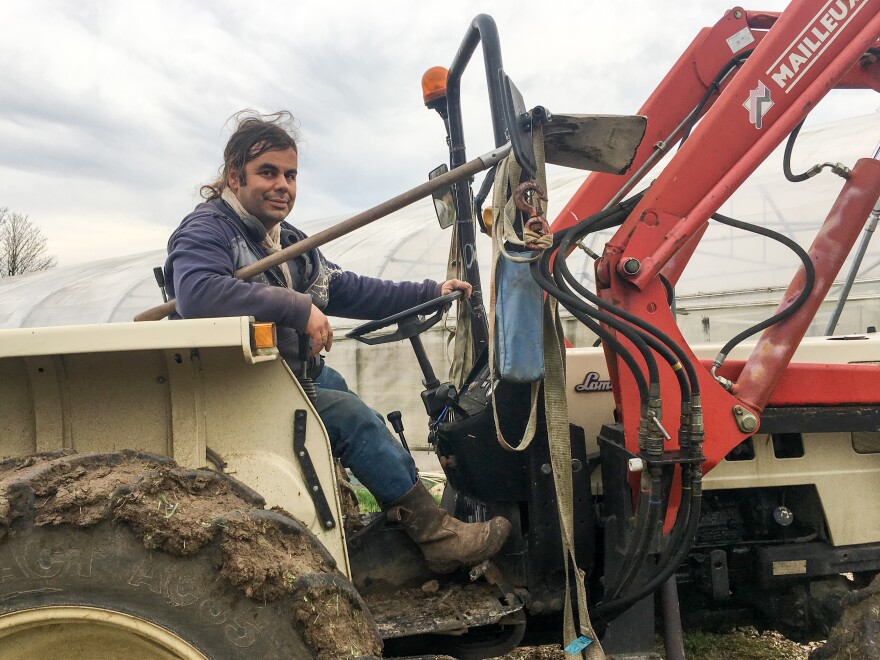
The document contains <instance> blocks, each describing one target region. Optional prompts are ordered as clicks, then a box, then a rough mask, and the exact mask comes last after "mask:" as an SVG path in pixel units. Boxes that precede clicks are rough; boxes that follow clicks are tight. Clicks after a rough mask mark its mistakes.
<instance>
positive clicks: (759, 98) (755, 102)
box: [743, 80, 773, 128]
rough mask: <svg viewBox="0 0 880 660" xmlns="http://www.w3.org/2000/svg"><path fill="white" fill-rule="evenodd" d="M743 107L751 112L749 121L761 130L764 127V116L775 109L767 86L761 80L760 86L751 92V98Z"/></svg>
mask: <svg viewBox="0 0 880 660" xmlns="http://www.w3.org/2000/svg"><path fill="white" fill-rule="evenodd" d="M743 107H744V108H745V109H746V110H748V111H749V121H750V122H752V123H753V124H754V125H755V128H761V126H763V125H764V115H765V114H766V113H767V111H768V110H769V109H770V108H772V107H773V100H772V99H771V98H770V90H769V89H767V85H765V84H764V83H762V82H761V81H760V80H759V81H758V86H757V87H755V89H753V90H752V91H750V92H749V98H747V99H746V100H745V101H744V102H743Z"/></svg>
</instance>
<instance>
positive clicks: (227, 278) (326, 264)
mask: <svg viewBox="0 0 880 660" xmlns="http://www.w3.org/2000/svg"><path fill="white" fill-rule="evenodd" d="M264 234H265V230H264V229H263V228H262V226H261V225H260V226H256V223H253V224H249V223H247V222H246V221H242V220H240V219H239V218H238V216H237V215H236V214H235V212H234V211H233V210H232V209H231V208H230V207H229V206H228V205H227V204H226V203H225V202H223V201H222V200H212V201H210V202H205V203H202V204H199V205H198V206H197V207H196V208H195V210H194V211H193V212H192V213H190V214H189V215H188V216H186V217H185V218H184V219H183V222H181V223H180V226H179V227H178V228H177V229H176V230H175V231H174V233H173V234H171V238H169V239H168V259H167V260H166V261H165V282H166V288H167V292H168V295H169V298H176V299H177V315H176V317H178V318H205V317H214V316H253V317H254V318H255V319H257V320H258V321H274V322H275V324H276V326H277V330H278V349H279V350H280V352H281V356H282V357H283V358H284V359H285V361H286V362H287V363H288V365H289V366H290V368H291V369H293V370H294V373H298V372H297V370H298V369H299V368H300V365H301V362H300V357H299V345H298V335H297V333H296V331H297V330H302V329H304V328H305V326H306V323H307V322H308V319H309V315H310V314H311V309H312V304H313V303H314V304H315V305H316V306H317V307H319V308H320V309H321V310H322V311H323V312H324V313H325V314H327V315H328V316H343V317H347V318H353V319H376V318H384V317H386V316H390V315H392V314H396V313H397V312H401V311H403V310H405V309H409V308H410V307H415V306H416V305H418V304H421V303H423V302H426V301H428V300H432V299H433V298H436V297H437V296H439V295H440V284H438V283H437V282H435V281H433V280H425V281H423V282H421V283H417V282H391V281H389V280H380V279H377V278H374V277H365V276H362V275H356V274H355V273H352V272H350V271H346V270H343V269H341V268H340V267H339V266H337V265H335V264H333V263H331V262H330V261H327V259H325V258H324V255H323V254H321V252H320V251H319V250H317V249H316V250H311V251H309V252H308V253H306V254H305V255H303V256H301V257H297V258H296V259H292V260H290V261H288V262H287V264H288V267H289V269H290V274H291V277H292V279H293V289H289V288H287V287H286V286H285V284H284V278H283V276H282V274H281V272H280V270H279V269H278V268H272V269H270V270H268V271H266V272H265V273H262V274H260V275H258V276H256V277H254V278H252V279H250V280H247V281H245V280H239V279H236V278H235V277H234V276H233V275H234V273H235V271H236V270H238V269H239V268H242V267H244V266H247V265H248V264H251V263H253V262H254V261H257V260H259V259H262V258H263V257H265V256H266V253H265V251H264V250H263V248H262V247H261V246H260V243H261V240H262V236H263V235H264ZM305 237H306V235H305V234H304V233H302V232H301V231H299V230H298V229H296V228H294V227H293V226H291V225H289V224H287V223H286V222H285V223H282V224H281V246H282V247H287V246H288V245H291V244H293V243H296V242H297V241H300V240H302V239H303V238H305ZM310 362H311V364H310V371H311V372H312V376H315V375H317V373H318V371H319V368H320V365H321V361H320V358H312V359H311V360H310Z"/></svg>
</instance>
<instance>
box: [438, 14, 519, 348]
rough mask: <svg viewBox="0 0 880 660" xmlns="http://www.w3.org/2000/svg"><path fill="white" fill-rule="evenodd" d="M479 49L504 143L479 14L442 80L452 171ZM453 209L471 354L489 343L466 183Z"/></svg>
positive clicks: (493, 69) (494, 55)
mask: <svg viewBox="0 0 880 660" xmlns="http://www.w3.org/2000/svg"><path fill="white" fill-rule="evenodd" d="M480 44H482V46H483V62H484V64H485V69H486V81H487V84H488V88H489V111H490V113H491V116H492V130H493V133H494V137H495V146H496V147H500V146H501V145H503V144H504V143H505V141H506V138H505V130H506V126H505V123H504V117H503V111H502V103H501V80H500V78H499V77H498V71H499V69H501V68H502V62H501V43H500V40H499V38H498V28H497V27H496V26H495V21H494V20H493V19H492V17H491V16H487V15H486V14H480V15H479V16H477V17H476V18H474V20H473V21H471V24H470V26H469V27H468V31H467V33H466V34H465V36H464V39H463V40H462V42H461V46H459V48H458V52H457V53H456V54H455V57H454V58H453V60H452V65H451V66H450V67H449V73H448V75H447V77H446V107H447V115H448V116H447V118H446V125H447V130H448V134H449V165H450V168H451V169H452V171H453V172H455V171H456V169H458V168H459V167H461V166H462V163H464V161H465V158H466V155H465V154H466V151H465V142H464V123H463V119H462V110H461V76H462V74H463V73H464V70H465V69H466V68H467V65H468V62H470V59H471V56H472V55H473V54H474V51H475V50H476V48H477V46H478V45H480ZM454 192H455V209H456V217H457V220H456V232H457V236H458V243H459V247H460V250H461V254H462V259H463V260H464V264H463V265H464V272H465V279H467V281H468V282H470V284H471V286H472V287H473V292H472V293H471V297H470V305H471V325H472V328H473V343H474V355H479V353H480V351H481V350H482V349H483V348H484V347H485V346H487V345H488V343H489V323H488V319H487V316H486V308H485V305H484V304H483V287H482V284H481V281H480V271H479V268H478V265H477V244H476V230H475V228H474V209H473V205H472V203H471V187H470V181H467V180H465V179H462V180H460V181H459V182H458V183H456V184H455V186H454Z"/></svg>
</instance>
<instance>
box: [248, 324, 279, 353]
mask: <svg viewBox="0 0 880 660" xmlns="http://www.w3.org/2000/svg"><path fill="white" fill-rule="evenodd" d="M251 328H252V330H251V332H253V338H254V349H256V350H260V349H264V348H273V347H274V346H275V343H276V341H275V324H274V323H254V324H253V325H252V326H251Z"/></svg>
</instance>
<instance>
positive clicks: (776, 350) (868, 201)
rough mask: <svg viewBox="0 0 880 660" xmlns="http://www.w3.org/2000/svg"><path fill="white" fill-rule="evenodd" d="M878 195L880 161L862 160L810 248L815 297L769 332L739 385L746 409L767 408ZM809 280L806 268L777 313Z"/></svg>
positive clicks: (738, 393) (736, 392) (735, 390)
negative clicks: (814, 272) (814, 278)
mask: <svg viewBox="0 0 880 660" xmlns="http://www.w3.org/2000/svg"><path fill="white" fill-rule="evenodd" d="M878 196H880V161H878V160H874V159H871V158H863V159H861V160H859V161H858V162H857V163H856V165H855V167H854V168H853V171H852V173H851V174H850V176H849V178H848V179H847V182H846V184H845V185H844V186H843V189H842V190H841V191H840V195H839V196H838V197H837V200H836V201H835V202H834V206H832V207H831V211H830V213H829V214H828V217H827V218H826V220H825V222H824V224H823V225H822V229H821V230H820V231H819V234H818V235H817V236H816V238H815V240H814V241H813V244H812V245H811V246H810V250H809V254H810V259H811V260H812V262H813V266H814V267H815V269H816V281H815V283H814V285H813V290H812V292H811V293H810V295H809V296H808V297H807V299H806V300H805V301H804V304H803V306H801V308H800V309H799V310H798V311H797V312H795V313H794V314H792V315H791V316H790V317H788V318H787V319H784V320H783V321H780V322H779V323H777V324H775V325H773V326H771V327H769V328H767V330H765V331H764V333H763V334H762V335H761V339H760V340H758V343H757V344H756V345H755V348H754V350H753V351H752V354H751V356H750V357H749V359H748V361H747V362H746V364H745V367H744V368H743V371H742V373H741V374H740V376H739V378H738V379H737V381H736V384H735V385H734V388H733V390H732V391H733V394H734V395H735V396H736V397H737V398H739V399H740V400H741V401H742V402H743V403H745V404H746V405H747V406H750V407H752V408H755V409H756V410H759V411H760V410H763V409H764V406H766V405H767V402H768V401H769V400H770V397H771V395H772V394H773V392H774V390H775V389H776V385H777V383H778V382H779V379H780V378H781V377H782V374H783V372H784V371H785V367H786V366H787V365H788V363H789V362H790V361H791V358H792V356H793V355H794V352H795V350H796V349H797V347H798V344H800V342H801V340H802V339H803V338H804V335H805V334H806V332H807V328H809V326H810V322H811V321H812V320H813V317H814V316H815V315H816V312H817V311H818V309H819V306H820V305H821V304H822V301H823V300H824V299H825V296H826V295H827V293H828V290H829V289H830V288H831V285H832V283H833V282H834V278H835V277H836V276H837V274H838V272H840V268H841V266H843V262H844V261H845V260H846V257H847V255H848V254H849V253H850V250H851V249H852V246H853V244H855V242H856V240H857V239H858V237H859V234H860V233H861V231H862V228H863V227H864V225H865V220H866V219H867V217H868V215H869V214H870V213H871V210H872V209H873V208H874V205H875V203H876V202H877V198H878ZM805 279H806V273H805V271H804V268H803V266H801V267H800V269H798V272H797V274H796V275H795V276H794V279H792V281H791V284H790V285H789V287H788V291H786V292H785V298H784V299H783V301H782V304H781V305H780V306H779V309H778V310H777V312H779V311H782V310H783V309H785V308H786V307H788V306H789V305H790V304H791V303H792V302H793V301H794V300H795V299H796V298H797V297H798V296H799V295H800V293H801V291H803V289H804V283H805Z"/></svg>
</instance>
